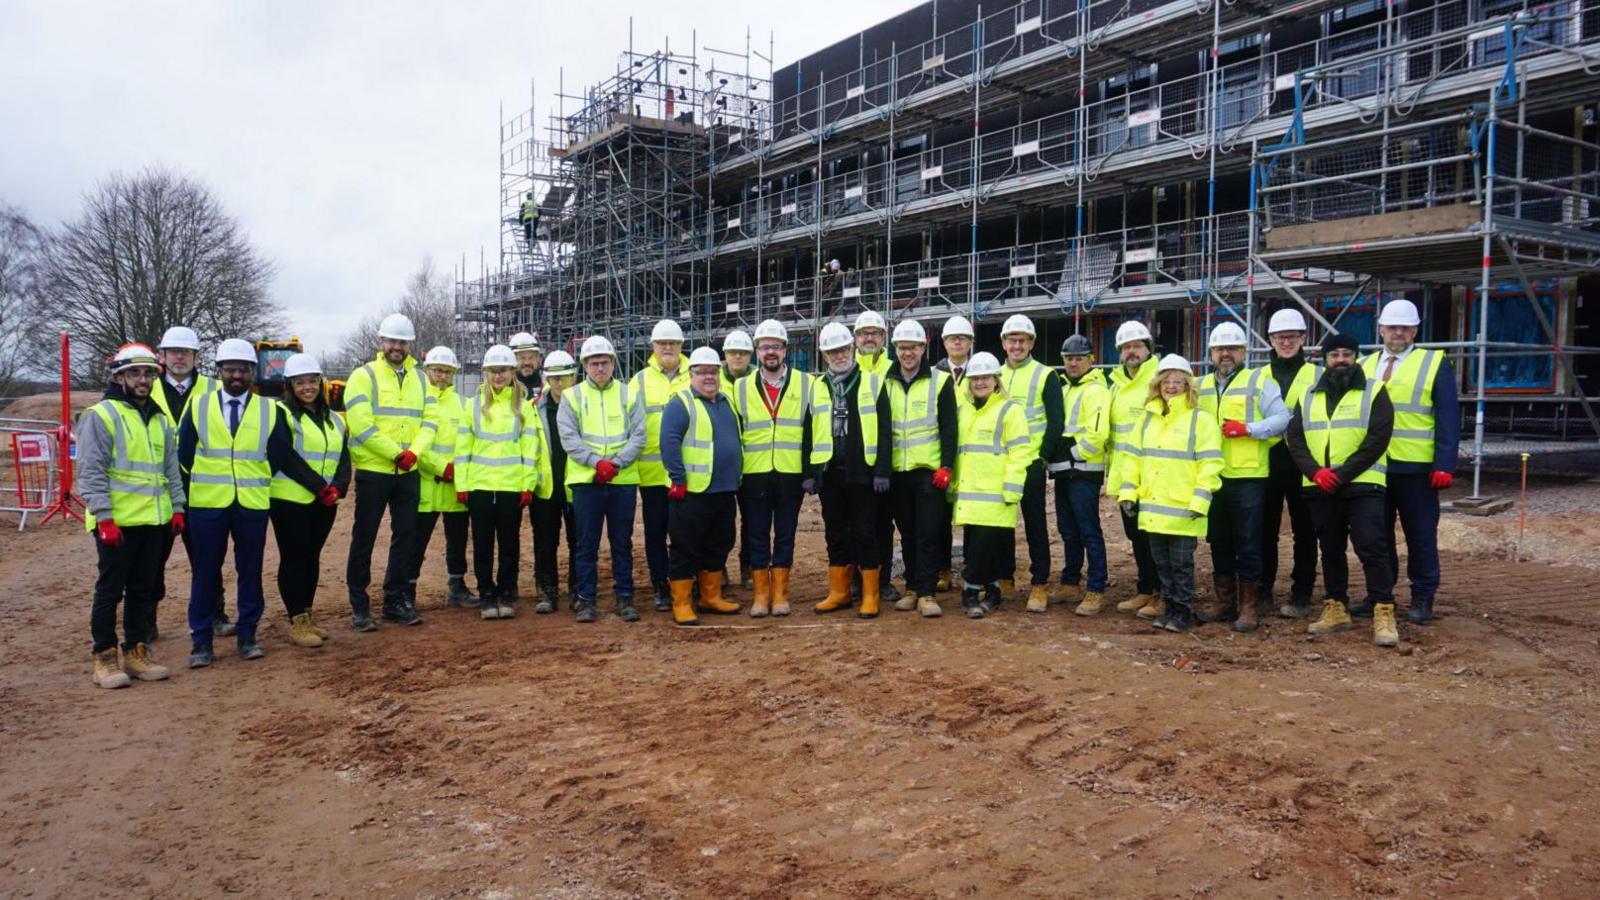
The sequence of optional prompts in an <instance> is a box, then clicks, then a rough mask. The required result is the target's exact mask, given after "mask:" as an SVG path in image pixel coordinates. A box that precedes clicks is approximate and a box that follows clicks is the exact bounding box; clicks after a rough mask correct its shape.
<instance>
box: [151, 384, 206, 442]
mask: <svg viewBox="0 0 1600 900" xmlns="http://www.w3.org/2000/svg"><path fill="white" fill-rule="evenodd" d="M164 381H166V378H165V377H162V378H158V379H156V383H155V385H154V386H153V387H152V388H151V389H150V402H152V403H154V404H155V405H156V406H158V407H160V409H161V412H162V413H163V414H164V415H165V416H166V417H167V422H168V423H169V424H171V425H172V430H173V432H174V433H176V432H177V430H178V423H179V422H182V421H183V414H184V412H185V411H187V410H188V409H189V407H190V406H191V405H193V404H194V402H195V401H196V400H198V399H199V398H201V397H204V396H205V395H206V394H209V393H211V392H212V391H214V390H216V389H217V380H216V379H215V378H208V377H207V376H205V375H201V374H200V373H199V372H196V373H194V379H193V383H192V384H190V385H189V390H188V391H187V392H185V393H184V395H183V404H182V405H181V406H179V407H178V408H177V409H173V408H172V407H171V406H170V405H168V403H167V389H166V387H165V386H164V385H163V384H162V382H164Z"/></svg>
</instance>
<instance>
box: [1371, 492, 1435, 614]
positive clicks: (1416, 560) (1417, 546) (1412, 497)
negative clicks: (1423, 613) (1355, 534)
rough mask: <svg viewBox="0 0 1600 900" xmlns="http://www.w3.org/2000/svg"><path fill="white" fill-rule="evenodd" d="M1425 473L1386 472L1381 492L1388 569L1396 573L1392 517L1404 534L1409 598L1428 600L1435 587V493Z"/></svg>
mask: <svg viewBox="0 0 1600 900" xmlns="http://www.w3.org/2000/svg"><path fill="white" fill-rule="evenodd" d="M1430 477H1431V473H1428V472H1390V473H1389V477H1388V483H1389V484H1388V488H1387V489H1386V490H1385V491H1384V498H1385V504H1384V505H1385V509H1384V514H1385V516H1386V518H1385V520H1384V521H1385V523H1386V524H1387V526H1388V527H1387V528H1386V529H1385V533H1386V534H1387V539H1388V542H1389V569H1390V571H1392V572H1393V573H1394V574H1395V577H1396V578H1398V577H1399V575H1400V552H1399V549H1398V548H1397V547H1396V546H1395V540H1394V520H1395V519H1397V518H1398V519H1399V520H1400V529H1401V530H1402V531H1404V532H1405V535H1406V579H1407V580H1408V581H1410V582H1411V599H1412V600H1413V601H1416V600H1432V599H1433V595H1434V594H1435V593H1437V592H1438V590H1439V492H1438V491H1436V490H1434V489H1433V484H1432V483H1431V482H1430V480H1429V479H1430Z"/></svg>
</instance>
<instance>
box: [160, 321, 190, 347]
mask: <svg viewBox="0 0 1600 900" xmlns="http://www.w3.org/2000/svg"><path fill="white" fill-rule="evenodd" d="M156 349H157V350H194V351H197V352H198V351H199V349H200V336H199V335H197V334H195V333H194V329H193V328H190V327H188V326H186V325H174V326H172V327H171V328H168V329H167V330H166V332H165V333H164V334H162V335H161V343H159V344H157V345H156Z"/></svg>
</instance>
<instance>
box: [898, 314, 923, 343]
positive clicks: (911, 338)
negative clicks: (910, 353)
mask: <svg viewBox="0 0 1600 900" xmlns="http://www.w3.org/2000/svg"><path fill="white" fill-rule="evenodd" d="M927 342H928V333H927V332H926V331H923V330H922V323H921V322H918V321H917V320H916V319H905V320H903V321H901V322H900V324H898V325H896V326H894V337H893V338H892V339H891V340H890V343H894V344H901V343H904V344H926V343H927Z"/></svg>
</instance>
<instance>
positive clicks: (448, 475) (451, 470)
mask: <svg viewBox="0 0 1600 900" xmlns="http://www.w3.org/2000/svg"><path fill="white" fill-rule="evenodd" d="M439 477H440V480H442V481H455V480H456V464H455V463H446V464H445V467H444V474H443V475H441V476H439Z"/></svg>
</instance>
